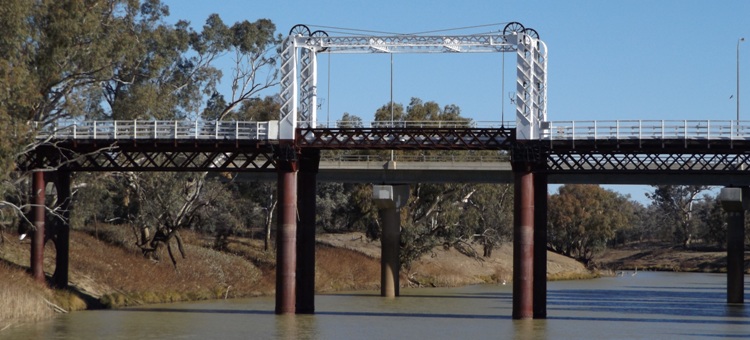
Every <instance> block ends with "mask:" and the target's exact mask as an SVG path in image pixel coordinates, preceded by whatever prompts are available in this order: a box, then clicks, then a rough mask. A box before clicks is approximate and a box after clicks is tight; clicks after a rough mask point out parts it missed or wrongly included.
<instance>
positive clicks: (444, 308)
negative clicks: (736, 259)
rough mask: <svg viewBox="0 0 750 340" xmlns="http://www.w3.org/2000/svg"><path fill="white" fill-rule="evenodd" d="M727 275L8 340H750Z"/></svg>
mask: <svg viewBox="0 0 750 340" xmlns="http://www.w3.org/2000/svg"><path fill="white" fill-rule="evenodd" d="M749 281H750V276H746V278H745V287H746V289H745V296H746V301H747V303H746V304H745V305H732V306H730V305H727V304H726V302H725V300H726V288H725V287H726V277H725V275H722V274H696V273H658V272H638V273H637V274H636V275H632V273H625V275H623V276H620V277H610V278H601V279H594V280H581V281H560V282H550V283H549V285H548V318H547V319H545V320H512V319H511V317H510V316H511V306H512V296H511V289H512V288H511V285H477V286H468V287H461V288H422V289H402V296H400V297H398V298H396V299H386V298H381V297H380V296H378V295H377V292H374V291H366V292H351V293H337V294H330V295H318V296H316V314H315V315H296V316H277V315H274V313H273V310H274V298H273V297H261V298H253V299H239V300H216V301H203V302H196V303H177V304H160V305H151V306H141V307H137V308H128V309H122V310H104V311H86V312H76V313H71V314H67V315H62V316H60V317H57V318H55V319H54V320H50V321H45V322H39V323H35V324H27V325H23V326H17V327H13V328H11V329H8V330H5V331H3V332H0V339H700V338H750V300H748V299H747V298H750V282H749Z"/></svg>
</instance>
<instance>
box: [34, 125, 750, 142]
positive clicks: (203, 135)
mask: <svg viewBox="0 0 750 340" xmlns="http://www.w3.org/2000/svg"><path fill="white" fill-rule="evenodd" d="M38 124H39V123H35V126H38ZM330 125H331V127H332V128H339V127H340V128H353V127H358V128H391V127H393V128H474V129H479V128H483V129H492V128H501V127H505V128H513V127H515V122H505V123H503V122H499V121H471V120H467V121H396V122H389V121H377V122H369V123H363V122H361V121H357V122H344V121H337V122H335V123H334V122H332V124H330ZM318 126H320V127H326V126H329V124H327V123H323V124H318ZM47 138H52V139H58V140H59V139H107V140H118V139H169V140H172V139H193V140H195V139H198V140H217V139H220V140H224V139H227V140H278V138H279V121H265V122H252V121H200V120H199V121H188V120H185V121H161V120H128V121H125V120H110V121H79V120H59V121H56V122H55V123H54V124H53V125H47V126H45V127H43V128H41V129H39V131H38V134H37V139H47ZM667 139H686V140H750V122H742V121H740V122H739V124H738V122H737V121H735V120H592V121H550V122H544V124H543V129H542V133H541V135H540V140H545V141H547V140H552V141H558V140H559V141H564V140H571V141H572V140H667Z"/></svg>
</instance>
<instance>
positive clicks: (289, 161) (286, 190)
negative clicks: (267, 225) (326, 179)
mask: <svg viewBox="0 0 750 340" xmlns="http://www.w3.org/2000/svg"><path fill="white" fill-rule="evenodd" d="M275 157H276V169H277V171H278V183H277V195H279V211H278V222H277V223H278V226H277V230H276V310H275V311H276V314H294V313H295V307H296V271H297V263H296V261H297V254H296V252H297V249H296V247H297V157H296V154H295V151H294V147H293V146H292V145H291V144H281V145H279V149H278V150H276V155H275Z"/></svg>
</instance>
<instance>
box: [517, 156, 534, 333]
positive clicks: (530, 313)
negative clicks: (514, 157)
mask: <svg viewBox="0 0 750 340" xmlns="http://www.w3.org/2000/svg"><path fill="white" fill-rule="evenodd" d="M515 166H516V167H517V168H516V169H514V176H515V188H514V216H513V318H514V319H530V318H533V317H534V309H533V308H534V296H533V294H534V174H533V173H532V172H531V166H530V165H529V164H516V165H515Z"/></svg>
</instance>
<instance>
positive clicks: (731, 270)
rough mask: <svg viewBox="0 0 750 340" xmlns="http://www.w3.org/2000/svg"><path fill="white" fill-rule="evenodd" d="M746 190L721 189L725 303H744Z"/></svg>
mask: <svg viewBox="0 0 750 340" xmlns="http://www.w3.org/2000/svg"><path fill="white" fill-rule="evenodd" d="M748 193H749V192H748V188H722V189H721V192H720V193H719V200H720V201H721V206H722V207H723V208H724V211H725V212H726V213H727V303H744V302H745V282H744V279H745V210H746V209H747V205H748V202H747V201H748V200H745V199H744V197H743V196H744V195H747V194H748Z"/></svg>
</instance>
